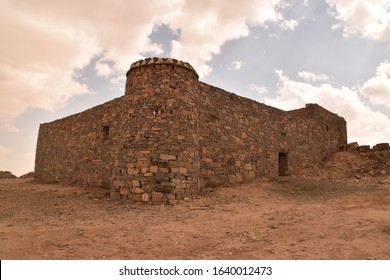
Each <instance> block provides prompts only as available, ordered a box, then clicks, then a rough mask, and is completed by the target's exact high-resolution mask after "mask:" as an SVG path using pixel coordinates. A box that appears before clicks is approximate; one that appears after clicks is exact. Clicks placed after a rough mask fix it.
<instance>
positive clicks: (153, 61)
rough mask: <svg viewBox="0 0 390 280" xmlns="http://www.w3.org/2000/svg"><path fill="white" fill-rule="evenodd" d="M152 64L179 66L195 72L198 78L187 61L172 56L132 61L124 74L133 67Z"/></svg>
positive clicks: (133, 68)
mask: <svg viewBox="0 0 390 280" xmlns="http://www.w3.org/2000/svg"><path fill="white" fill-rule="evenodd" d="M153 65H171V66H172V67H181V68H184V69H187V70H190V71H191V72H193V73H194V74H195V76H196V78H197V79H199V75H198V73H196V71H195V69H194V68H193V67H192V66H191V65H190V64H189V63H188V62H184V61H181V60H177V59H174V58H159V57H153V58H146V59H142V60H139V61H136V62H134V63H132V64H131V66H130V69H129V71H128V72H127V73H126V76H128V74H129V72H131V71H133V70H135V69H138V68H140V67H150V66H153Z"/></svg>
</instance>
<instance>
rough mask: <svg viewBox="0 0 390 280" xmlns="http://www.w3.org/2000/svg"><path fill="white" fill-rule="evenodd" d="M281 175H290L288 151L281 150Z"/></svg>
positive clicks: (279, 160)
mask: <svg viewBox="0 0 390 280" xmlns="http://www.w3.org/2000/svg"><path fill="white" fill-rule="evenodd" d="M278 164H279V176H287V175H288V156H287V153H283V152H280V153H279V158H278Z"/></svg>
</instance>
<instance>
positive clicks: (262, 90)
mask: <svg viewBox="0 0 390 280" xmlns="http://www.w3.org/2000/svg"><path fill="white" fill-rule="evenodd" d="M249 89H250V90H252V91H255V92H257V93H259V94H261V95H262V94H264V93H267V92H268V90H267V88H266V87H265V86H259V85H254V84H252V85H250V86H249Z"/></svg>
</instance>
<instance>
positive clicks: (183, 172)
mask: <svg viewBox="0 0 390 280" xmlns="http://www.w3.org/2000/svg"><path fill="white" fill-rule="evenodd" d="M179 172H180V173H181V174H187V168H186V167H180V168H179Z"/></svg>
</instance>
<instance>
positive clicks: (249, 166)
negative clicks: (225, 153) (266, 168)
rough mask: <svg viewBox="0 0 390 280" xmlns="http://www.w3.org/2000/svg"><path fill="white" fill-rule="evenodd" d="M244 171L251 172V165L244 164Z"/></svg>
mask: <svg viewBox="0 0 390 280" xmlns="http://www.w3.org/2000/svg"><path fill="white" fill-rule="evenodd" d="M244 169H245V170H252V164H250V163H247V164H245V165H244Z"/></svg>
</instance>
